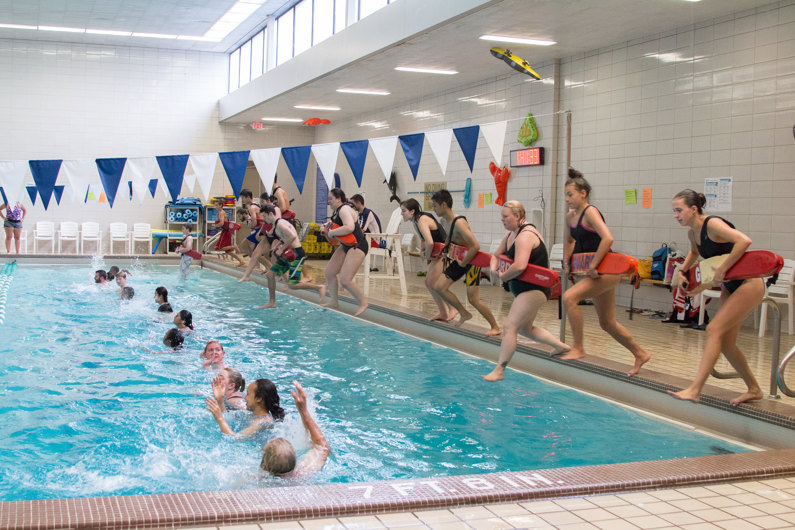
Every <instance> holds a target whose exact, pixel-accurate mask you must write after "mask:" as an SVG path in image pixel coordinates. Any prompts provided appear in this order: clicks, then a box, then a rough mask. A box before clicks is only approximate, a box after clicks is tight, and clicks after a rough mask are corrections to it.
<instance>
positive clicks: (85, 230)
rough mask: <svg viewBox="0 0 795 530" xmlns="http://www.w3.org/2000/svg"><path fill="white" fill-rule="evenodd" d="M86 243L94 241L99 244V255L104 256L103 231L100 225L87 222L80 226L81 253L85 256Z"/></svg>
mask: <svg viewBox="0 0 795 530" xmlns="http://www.w3.org/2000/svg"><path fill="white" fill-rule="evenodd" d="M86 241H89V242H91V241H93V242H95V243H96V244H97V254H102V231H101V230H100V229H99V223H95V222H94V221H87V222H85V223H83V224H82V225H80V253H81V254H85V250H86V247H85V244H86Z"/></svg>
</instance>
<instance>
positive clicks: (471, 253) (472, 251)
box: [451, 219, 480, 267]
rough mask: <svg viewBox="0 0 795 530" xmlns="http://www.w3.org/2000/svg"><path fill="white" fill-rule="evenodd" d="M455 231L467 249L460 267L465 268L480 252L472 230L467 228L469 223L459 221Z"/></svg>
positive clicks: (463, 220) (462, 220)
mask: <svg viewBox="0 0 795 530" xmlns="http://www.w3.org/2000/svg"><path fill="white" fill-rule="evenodd" d="M455 230H456V233H457V234H458V236H459V237H460V238H461V240H462V241H463V243H464V246H465V247H467V253H466V255H465V256H464V259H463V260H461V266H462V267H466V266H467V265H469V262H470V261H472V258H474V257H475V256H476V255H477V253H478V252H480V243H478V240H477V239H476V238H475V234H473V233H472V230H471V229H470V228H469V223H468V222H466V220H465V219H459V220H458V221H456V223H455ZM451 241H452V234H451Z"/></svg>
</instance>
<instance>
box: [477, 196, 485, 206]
mask: <svg viewBox="0 0 795 530" xmlns="http://www.w3.org/2000/svg"><path fill="white" fill-rule="evenodd" d="M483 202H484V197H483V194H482V193H478V208H483Z"/></svg>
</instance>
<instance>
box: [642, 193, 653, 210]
mask: <svg viewBox="0 0 795 530" xmlns="http://www.w3.org/2000/svg"><path fill="white" fill-rule="evenodd" d="M643 207H644V208H651V188H643Z"/></svg>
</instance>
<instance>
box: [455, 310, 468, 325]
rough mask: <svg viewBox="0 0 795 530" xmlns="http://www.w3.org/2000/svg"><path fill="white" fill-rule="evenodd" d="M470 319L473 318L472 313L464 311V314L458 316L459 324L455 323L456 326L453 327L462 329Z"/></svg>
mask: <svg viewBox="0 0 795 530" xmlns="http://www.w3.org/2000/svg"><path fill="white" fill-rule="evenodd" d="M470 318H472V313H470V312H469V311H464V312H463V313H460V314H459V315H458V322H456V323H455V324H453V325H454V326H455V327H457V328H460V327H461V324H463V323H464V322H466V321H467V320H469V319H470Z"/></svg>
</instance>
